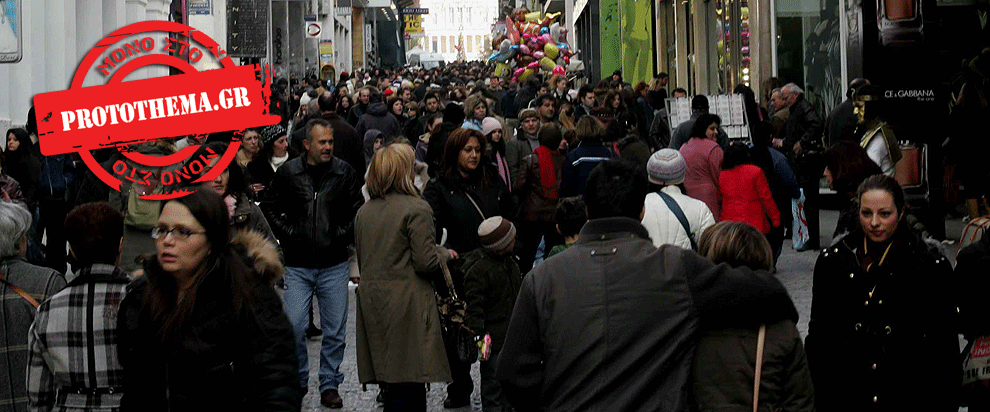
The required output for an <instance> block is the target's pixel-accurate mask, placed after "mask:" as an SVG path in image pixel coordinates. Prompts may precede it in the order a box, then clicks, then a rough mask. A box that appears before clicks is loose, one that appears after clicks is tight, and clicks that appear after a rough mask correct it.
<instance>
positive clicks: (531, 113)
mask: <svg viewBox="0 0 990 412" xmlns="http://www.w3.org/2000/svg"><path fill="white" fill-rule="evenodd" d="M530 117H535V118H537V119H539V118H540V114H539V113H537V112H536V109H533V108H527V109H522V111H520V112H519V122H520V123H522V122H523V121H524V120H526V119H528V118H530Z"/></svg>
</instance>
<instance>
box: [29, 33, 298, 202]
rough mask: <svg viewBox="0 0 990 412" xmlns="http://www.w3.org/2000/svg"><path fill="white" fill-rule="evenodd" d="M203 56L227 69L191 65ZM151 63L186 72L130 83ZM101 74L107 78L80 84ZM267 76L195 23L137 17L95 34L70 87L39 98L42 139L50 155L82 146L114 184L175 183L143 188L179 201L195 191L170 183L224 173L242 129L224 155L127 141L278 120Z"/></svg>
mask: <svg viewBox="0 0 990 412" xmlns="http://www.w3.org/2000/svg"><path fill="white" fill-rule="evenodd" d="M204 58H207V59H209V58H213V59H217V60H218V61H219V62H220V64H221V66H222V68H221V69H216V70H209V71H203V72H199V71H197V70H196V69H195V68H194V67H193V66H192V65H191V64H190V62H192V63H196V62H199V61H200V60H202V59H204ZM150 65H165V66H170V67H173V68H175V69H177V70H179V71H181V72H183V74H181V75H174V76H166V77H159V78H151V79H141V80H133V81H127V82H124V81H123V80H124V79H125V78H126V77H127V76H128V75H129V74H131V73H133V72H134V71H135V70H137V69H139V68H141V67H146V66H150ZM94 72H95V74H96V75H97V76H101V77H102V78H103V79H104V84H103V85H100V86H94V87H83V81H84V80H85V79H86V76H87V75H89V74H93V73H94ZM270 84H271V67H270V66H267V65H266V66H264V67H262V66H260V65H252V66H236V65H234V63H233V60H231V58H230V56H227V54H226V52H225V51H224V50H223V49H221V48H220V47H219V45H218V44H217V42H216V41H214V40H213V39H211V38H210V37H209V36H206V35H205V34H203V33H202V32H200V31H197V30H195V29H193V28H192V27H189V26H187V25H184V24H180V23H175V22H170V21H146V22H140V23H135V24H132V25H129V26H126V27H123V28H121V29H119V30H117V31H114V32H113V33H110V34H109V35H107V36H106V37H104V38H103V39H101V40H100V41H99V42H97V44H96V46H94V47H93V49H92V50H90V51H89V53H87V54H86V56H85V57H84V58H83V60H82V62H81V63H80V64H79V68H78V69H77V70H76V73H75V76H74V77H73V79H72V83H71V85H70V88H69V89H68V90H64V91H57V92H51V93H43V94H39V95H36V96H35V98H34V104H35V112H36V116H37V118H38V143H39V146H40V148H41V152H42V154H43V155H46V156H51V155H56V154H63V153H71V152H76V153H78V154H79V156H80V158H82V160H83V162H84V163H86V166H87V167H89V169H90V170H92V171H93V173H94V174H95V175H96V177H98V178H99V179H100V180H101V181H103V182H104V183H106V184H107V185H109V186H110V187H111V188H113V189H115V190H117V191H120V189H121V185H122V183H123V181H124V180H129V181H131V182H133V183H136V184H140V185H142V186H144V187H161V188H170V189H167V190H155V191H154V192H153V193H142V194H141V197H142V198H144V199H148V200H164V199H174V198H177V197H181V196H184V195H187V194H189V193H190V192H189V191H188V189H174V190H173V189H171V188H176V187H188V185H189V184H191V183H192V184H194V183H199V182H208V181H211V180H213V179H215V178H217V176H219V175H220V174H221V173H223V171H224V170H226V168H227V166H228V165H229V164H230V162H231V161H233V160H234V157H235V156H236V154H237V150H238V148H240V140H239V139H238V138H236V137H235V138H234V139H233V140H232V142H231V144H230V145H228V146H227V149H226V151H224V152H223V153H215V152H213V151H212V150H209V149H207V150H200V145H198V144H193V145H190V146H187V147H185V148H183V149H182V150H179V151H177V152H175V153H171V154H167V155H163V156H153V155H147V154H142V153H139V152H137V151H134V150H131V149H130V148H129V147H130V146H131V145H135V144H139V143H146V142H152V141H156V140H162V139H171V138H174V137H175V136H199V137H204V136H205V135H207V134H209V133H216V132H225V131H230V130H235V131H240V130H244V129H246V128H252V127H262V126H268V125H272V124H275V123H278V122H279V120H280V119H279V117H278V116H275V115H272V114H269V113H268V107H269V105H268V102H269V99H270V95H269V90H270ZM106 147H113V148H115V149H117V150H118V151H119V152H120V154H121V155H122V157H123V159H120V160H117V161H116V162H114V163H113V164H112V165H100V164H99V163H98V162H97V161H96V159H95V158H94V157H93V155H92V153H91V150H95V149H100V148H106ZM217 157H219V161H217V162H216V163H215V164H214V160H215V159H216V158H217ZM211 164H213V165H212V166H211Z"/></svg>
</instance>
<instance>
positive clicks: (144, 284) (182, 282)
mask: <svg viewBox="0 0 990 412" xmlns="http://www.w3.org/2000/svg"><path fill="white" fill-rule="evenodd" d="M229 220H230V219H229V215H228V212H227V207H226V206H225V205H224V202H223V200H221V198H220V196H219V195H217V194H216V193H214V192H213V191H212V190H209V189H206V188H200V189H199V190H196V191H195V192H193V193H192V194H189V195H186V196H184V197H180V198H177V199H172V200H169V201H168V202H166V203H165V204H164V207H163V208H162V211H161V214H160V216H159V218H158V226H157V227H155V228H154V229H153V230H152V237H153V238H154V239H155V249H156V254H155V255H154V257H152V258H150V259H147V260H146V261H145V266H144V274H143V276H140V277H138V278H137V279H136V280H135V281H134V282H133V283H131V285H130V286H129V287H128V293H127V296H126V297H125V298H124V301H123V302H122V303H121V307H120V312H119V314H118V329H117V330H118V336H119V340H118V352H119V356H120V360H121V364H122V365H123V367H124V371H125V377H126V378H125V387H124V397H123V400H122V403H121V409H122V410H133V411H137V410H140V411H157V410H162V411H164V410H210V409H212V410H221V409H231V408H233V409H240V410H245V409H250V410H265V411H273V410H274V411H298V410H299V408H300V407H301V402H302V388H300V387H299V381H298V376H297V370H298V365H299V361H298V357H297V356H296V353H295V346H294V339H293V335H292V326H291V325H290V324H289V320H288V318H286V316H285V312H284V310H283V309H282V302H281V300H280V299H279V297H278V295H276V294H275V289H274V288H273V287H272V286H273V284H274V283H275V281H276V280H277V278H279V277H281V275H282V273H283V272H284V268H283V266H282V264H281V262H279V260H278V255H277V252H275V246H274V245H273V244H271V243H268V242H260V243H259V242H249V241H245V240H244V239H242V238H241V237H240V236H239V237H238V238H235V239H234V240H233V241H231V237H230V228H229V226H230V224H229Z"/></svg>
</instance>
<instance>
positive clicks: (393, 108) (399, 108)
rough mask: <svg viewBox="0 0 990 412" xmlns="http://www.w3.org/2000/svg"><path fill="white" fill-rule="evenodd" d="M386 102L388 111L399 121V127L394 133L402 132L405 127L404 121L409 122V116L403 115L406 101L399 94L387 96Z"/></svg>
mask: <svg viewBox="0 0 990 412" xmlns="http://www.w3.org/2000/svg"><path fill="white" fill-rule="evenodd" d="M387 104H388V111H389V113H392V115H393V116H395V120H398V121H399V128H398V129H397V130H396V133H402V132H403V131H404V130H405V129H406V123H408V122H409V117H408V116H406V115H405V110H406V102H405V101H403V100H402V98H400V97H399V96H392V97H389V98H388V103H387Z"/></svg>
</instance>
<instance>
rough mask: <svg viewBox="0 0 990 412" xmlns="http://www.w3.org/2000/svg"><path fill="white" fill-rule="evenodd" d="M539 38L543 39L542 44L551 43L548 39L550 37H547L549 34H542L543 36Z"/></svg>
mask: <svg viewBox="0 0 990 412" xmlns="http://www.w3.org/2000/svg"><path fill="white" fill-rule="evenodd" d="M540 38H541V39H543V43H544V44H546V43H549V42H551V41H552V40H551V39H550V35H549V34H544V35H542V36H540Z"/></svg>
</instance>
